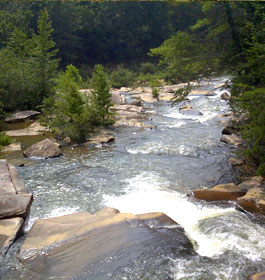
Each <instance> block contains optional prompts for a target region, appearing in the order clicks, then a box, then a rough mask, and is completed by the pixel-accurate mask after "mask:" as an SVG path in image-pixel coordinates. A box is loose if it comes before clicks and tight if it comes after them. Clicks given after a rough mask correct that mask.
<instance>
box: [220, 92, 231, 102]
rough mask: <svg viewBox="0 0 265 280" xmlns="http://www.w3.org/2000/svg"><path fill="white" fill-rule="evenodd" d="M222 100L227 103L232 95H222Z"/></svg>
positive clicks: (227, 93)
mask: <svg viewBox="0 0 265 280" xmlns="http://www.w3.org/2000/svg"><path fill="white" fill-rule="evenodd" d="M221 99H222V100H225V101H228V100H230V99H231V95H230V93H229V92H228V91H225V92H224V93H222V94H221Z"/></svg>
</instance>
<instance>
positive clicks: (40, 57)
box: [32, 9, 59, 104]
mask: <svg viewBox="0 0 265 280" xmlns="http://www.w3.org/2000/svg"><path fill="white" fill-rule="evenodd" d="M52 32H53V28H52V23H51V21H50V20H49V14H48V11H47V10H46V9H44V10H43V11H42V12H41V15H40V17H39V19H38V33H37V34H35V35H34V36H33V38H32V41H33V44H34V49H33V58H34V64H35V67H34V70H35V81H36V84H37V89H36V104H40V103H41V101H42V99H43V98H44V97H47V96H49V94H51V92H52V89H53V86H54V84H55V80H54V78H55V77H56V72H57V69H58V62H59V60H58V59H56V54H57V51H58V50H57V49H55V42H54V41H53V40H52Z"/></svg>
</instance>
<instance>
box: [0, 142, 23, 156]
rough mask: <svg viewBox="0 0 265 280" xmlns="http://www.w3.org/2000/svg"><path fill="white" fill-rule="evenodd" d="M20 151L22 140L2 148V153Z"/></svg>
mask: <svg viewBox="0 0 265 280" xmlns="http://www.w3.org/2000/svg"><path fill="white" fill-rule="evenodd" d="M19 151H22V148H21V143H20V142H18V143H13V144H10V145H7V146H4V147H3V148H2V149H1V152H2V153H10V152H19Z"/></svg>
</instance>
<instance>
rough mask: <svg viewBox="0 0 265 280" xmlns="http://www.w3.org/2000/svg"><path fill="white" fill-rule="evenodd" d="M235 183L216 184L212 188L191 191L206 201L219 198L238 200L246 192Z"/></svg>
mask: <svg viewBox="0 0 265 280" xmlns="http://www.w3.org/2000/svg"><path fill="white" fill-rule="evenodd" d="M245 193H246V192H245V191H242V190H241V189H240V188H239V187H237V186H236V185H235V184H233V183H229V184H221V185H216V186H215V187H213V188H211V189H197V190H194V191H192V192H191V195H193V196H194V197H196V198H198V199H202V200H205V201H219V200H237V198H238V197H241V196H243V195H244V194H245Z"/></svg>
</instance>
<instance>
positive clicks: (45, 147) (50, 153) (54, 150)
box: [24, 138, 62, 158]
mask: <svg viewBox="0 0 265 280" xmlns="http://www.w3.org/2000/svg"><path fill="white" fill-rule="evenodd" d="M61 154H62V152H61V150H60V149H59V144H58V143H56V142H55V141H52V140H51V139H48V138H46V139H44V140H43V141H41V142H38V143H36V144H34V145H32V146H30V147H29V148H27V149H26V150H25V151H24V155H25V156H26V157H41V158H51V157H57V156H60V155H61Z"/></svg>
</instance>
